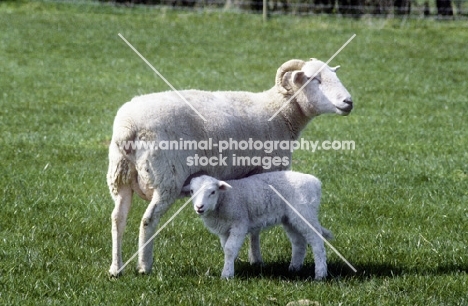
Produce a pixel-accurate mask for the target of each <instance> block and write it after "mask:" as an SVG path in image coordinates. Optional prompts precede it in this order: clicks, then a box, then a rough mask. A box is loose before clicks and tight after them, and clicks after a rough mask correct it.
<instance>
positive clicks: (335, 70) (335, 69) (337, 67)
mask: <svg viewBox="0 0 468 306" xmlns="http://www.w3.org/2000/svg"><path fill="white" fill-rule="evenodd" d="M340 68H341V66H340V65H338V66H336V67H333V68H330V69H331V71H333V72H337V71H338V69H340Z"/></svg>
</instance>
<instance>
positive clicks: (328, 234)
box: [322, 227, 333, 240]
mask: <svg viewBox="0 0 468 306" xmlns="http://www.w3.org/2000/svg"><path fill="white" fill-rule="evenodd" d="M322 236H323V237H325V239H327V240H333V233H332V232H331V231H330V230H328V229H326V228H324V227H322Z"/></svg>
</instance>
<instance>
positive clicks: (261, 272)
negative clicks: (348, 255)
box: [236, 261, 468, 281]
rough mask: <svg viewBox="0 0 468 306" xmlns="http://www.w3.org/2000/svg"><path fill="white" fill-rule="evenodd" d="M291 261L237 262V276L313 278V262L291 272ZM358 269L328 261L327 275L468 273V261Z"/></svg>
mask: <svg viewBox="0 0 468 306" xmlns="http://www.w3.org/2000/svg"><path fill="white" fill-rule="evenodd" d="M288 267H289V263H288V262H277V263H265V264H264V265H263V266H258V265H250V264H249V263H248V262H239V261H237V262H236V278H239V279H252V278H272V279H278V278H279V279H285V280H313V279H314V275H315V273H314V269H315V267H314V264H313V263H310V264H306V265H304V266H303V267H302V269H301V270H300V271H298V272H289V270H288ZM354 267H355V268H356V269H357V272H356V273H355V272H354V271H352V270H351V268H350V267H348V266H347V265H346V264H344V263H340V262H329V263H328V279H327V280H329V281H332V280H336V279H351V278H352V279H355V280H356V279H357V280H368V279H369V278H384V277H396V276H401V275H411V274H413V275H433V276H437V275H448V274H453V273H468V263H466V264H463V265H460V266H457V265H450V264H446V265H438V266H436V267H434V268H427V267H421V268H418V267H405V266H397V265H392V264H389V263H368V264H363V265H355V266H354Z"/></svg>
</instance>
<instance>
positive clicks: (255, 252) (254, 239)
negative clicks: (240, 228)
mask: <svg viewBox="0 0 468 306" xmlns="http://www.w3.org/2000/svg"><path fill="white" fill-rule="evenodd" d="M249 261H250V264H256V265H261V264H263V259H262V253H261V251H260V230H256V231H253V232H252V233H250V248H249Z"/></svg>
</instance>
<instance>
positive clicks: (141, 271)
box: [137, 267, 151, 275]
mask: <svg viewBox="0 0 468 306" xmlns="http://www.w3.org/2000/svg"><path fill="white" fill-rule="evenodd" d="M137 272H138V274H140V275H148V274H150V273H151V268H147V267H138V268H137Z"/></svg>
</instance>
